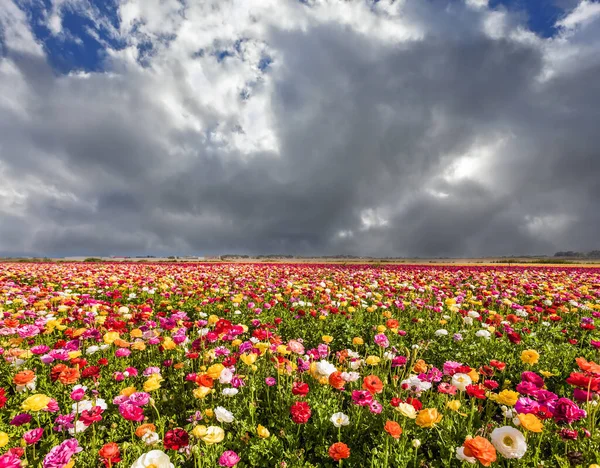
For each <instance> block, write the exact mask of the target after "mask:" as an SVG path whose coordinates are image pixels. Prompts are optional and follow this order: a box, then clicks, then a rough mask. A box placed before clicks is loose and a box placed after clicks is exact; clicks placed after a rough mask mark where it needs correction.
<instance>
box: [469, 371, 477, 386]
mask: <svg viewBox="0 0 600 468" xmlns="http://www.w3.org/2000/svg"><path fill="white" fill-rule="evenodd" d="M467 375H468V376H469V377H471V380H472V381H473V383H477V382H479V374H478V373H477V371H476V370H475V369H471V372H469V373H468V374H467Z"/></svg>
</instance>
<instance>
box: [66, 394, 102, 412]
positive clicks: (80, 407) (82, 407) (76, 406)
mask: <svg viewBox="0 0 600 468" xmlns="http://www.w3.org/2000/svg"><path fill="white" fill-rule="evenodd" d="M94 406H99V407H100V408H102V409H103V410H106V408H108V406H107V405H106V401H104V400H103V399H102V398H96V400H95V401H91V400H81V401H80V402H78V403H73V404H72V405H71V408H73V412H74V413H75V412H78V413H81V412H83V411H86V410H87V411H89V410H91V409H92V408H93V407H94Z"/></svg>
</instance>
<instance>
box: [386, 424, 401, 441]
mask: <svg viewBox="0 0 600 468" xmlns="http://www.w3.org/2000/svg"><path fill="white" fill-rule="evenodd" d="M383 428H384V429H385V432H387V433H388V434H389V435H391V436H392V437H393V438H394V439H399V438H400V435H401V434H402V428H401V427H400V424H398V423H397V422H396V421H389V420H388V421H387V422H386V423H385V426H384V427H383Z"/></svg>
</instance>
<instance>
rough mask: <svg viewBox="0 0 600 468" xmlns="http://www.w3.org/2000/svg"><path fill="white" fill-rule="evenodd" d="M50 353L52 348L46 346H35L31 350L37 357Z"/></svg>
mask: <svg viewBox="0 0 600 468" xmlns="http://www.w3.org/2000/svg"><path fill="white" fill-rule="evenodd" d="M48 351H50V347H49V346H46V345H39V346H34V347H33V348H31V352H32V353H33V354H36V355H38V354H45V353H47V352H48Z"/></svg>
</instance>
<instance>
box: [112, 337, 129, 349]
mask: <svg viewBox="0 0 600 468" xmlns="http://www.w3.org/2000/svg"><path fill="white" fill-rule="evenodd" d="M113 344H114V345H115V346H118V347H119V348H129V347H130V346H131V343H128V342H127V341H125V340H122V339H121V338H117V339H116V340H115V341H113Z"/></svg>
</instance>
